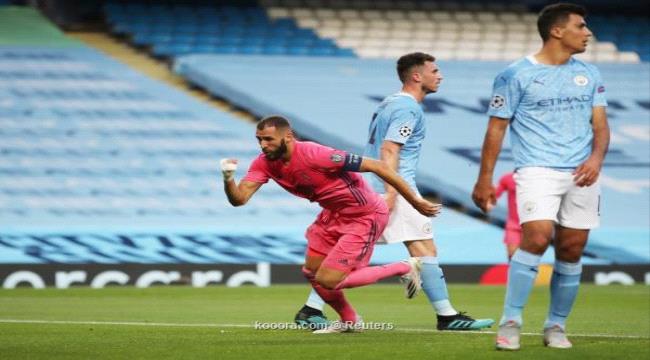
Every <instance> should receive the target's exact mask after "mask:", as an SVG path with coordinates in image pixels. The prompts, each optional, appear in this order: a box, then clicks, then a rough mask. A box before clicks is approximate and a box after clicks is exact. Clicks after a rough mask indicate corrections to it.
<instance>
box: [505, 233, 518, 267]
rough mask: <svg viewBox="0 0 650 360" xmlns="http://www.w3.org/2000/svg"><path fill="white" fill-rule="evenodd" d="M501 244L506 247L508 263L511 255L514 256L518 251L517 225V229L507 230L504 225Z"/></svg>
mask: <svg viewBox="0 0 650 360" xmlns="http://www.w3.org/2000/svg"><path fill="white" fill-rule="evenodd" d="M503 243H504V244H505V245H506V254H507V255H508V261H510V260H511V259H512V255H514V254H515V251H516V250H517V249H519V244H521V227H519V226H518V225H517V228H516V229H515V228H509V227H508V226H507V225H506V229H505V231H504V235H503Z"/></svg>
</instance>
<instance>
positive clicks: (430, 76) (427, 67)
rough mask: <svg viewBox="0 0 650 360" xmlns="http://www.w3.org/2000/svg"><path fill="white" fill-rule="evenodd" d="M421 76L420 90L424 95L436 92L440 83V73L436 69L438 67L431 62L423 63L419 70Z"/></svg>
mask: <svg viewBox="0 0 650 360" xmlns="http://www.w3.org/2000/svg"><path fill="white" fill-rule="evenodd" d="M421 75H422V90H424V92H425V93H426V94H429V93H434V92H436V91H438V87H439V86H440V82H442V73H441V72H440V69H438V65H436V64H435V63H434V62H431V61H427V62H425V63H424V65H422V68H421Z"/></svg>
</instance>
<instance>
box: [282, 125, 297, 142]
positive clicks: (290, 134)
mask: <svg viewBox="0 0 650 360" xmlns="http://www.w3.org/2000/svg"><path fill="white" fill-rule="evenodd" d="M284 139H285V141H292V140H295V136H294V135H293V129H291V128H288V129H287V130H285V133H284Z"/></svg>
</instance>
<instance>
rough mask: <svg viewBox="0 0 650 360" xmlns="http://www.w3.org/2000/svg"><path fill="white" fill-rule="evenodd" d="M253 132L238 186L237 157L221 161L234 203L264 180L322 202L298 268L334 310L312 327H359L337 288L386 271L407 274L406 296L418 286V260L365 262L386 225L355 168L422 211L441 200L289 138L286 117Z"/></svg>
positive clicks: (350, 158)
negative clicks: (334, 316)
mask: <svg viewBox="0 0 650 360" xmlns="http://www.w3.org/2000/svg"><path fill="white" fill-rule="evenodd" d="M256 138H257V140H258V142H259V144H260V147H261V149H262V152H263V153H262V154H260V155H259V156H258V157H257V158H256V159H255V160H253V162H252V164H251V166H250V168H249V170H248V173H247V174H246V176H245V177H244V179H243V180H242V181H241V182H239V184H237V183H236V182H235V180H234V171H235V169H236V163H237V161H236V160H235V159H223V160H222V161H221V167H222V171H223V178H224V190H225V192H226V195H227V197H228V200H229V202H230V203H231V204H232V205H233V206H241V205H244V204H246V203H247V202H248V200H249V199H250V198H251V196H252V195H253V194H254V193H255V192H256V191H257V190H258V189H259V188H260V187H261V186H262V185H263V184H265V183H266V182H268V180H269V179H273V180H274V181H275V182H276V183H278V185H280V186H281V187H283V188H284V189H286V190H287V191H289V192H290V193H292V194H294V195H296V196H299V197H303V198H306V199H309V200H310V201H316V202H318V204H319V205H320V206H321V207H322V208H323V210H322V212H321V213H320V214H319V215H318V218H317V219H316V221H315V222H314V223H313V224H312V225H311V226H310V227H309V228H308V229H307V232H306V237H307V240H308V247H307V254H306V257H305V266H304V267H303V273H304V275H305V277H306V278H307V279H308V280H309V281H310V283H311V285H312V288H313V289H314V290H315V291H316V292H317V293H318V294H319V295H320V296H321V298H322V299H324V300H325V302H327V304H329V305H330V306H332V308H334V310H336V312H337V313H338V314H339V315H340V317H341V321H340V322H334V323H332V324H330V325H329V326H328V327H326V328H324V329H320V330H317V331H316V333H336V332H347V331H354V330H357V329H359V328H358V327H359V326H360V325H361V324H362V321H361V317H360V316H359V315H358V314H357V312H356V311H355V310H354V308H353V307H352V306H351V305H350V303H349V302H348V301H347V300H346V298H345V296H344V294H343V291H342V289H346V288H352V287H358V286H363V285H368V284H372V283H375V282H377V281H379V280H381V279H383V278H386V277H390V276H406V277H407V278H408V281H407V292H408V294H409V297H413V296H415V294H416V293H417V291H418V290H419V286H420V276H419V272H420V266H421V265H420V260H419V259H417V258H411V259H409V260H408V261H403V262H396V263H392V264H387V265H382V266H371V267H368V266H367V265H368V262H369V261H370V257H371V256H372V251H373V248H374V245H375V242H376V240H377V239H378V238H379V236H380V235H381V233H382V231H383V230H384V228H385V227H386V224H387V223H388V208H387V206H386V203H385V202H384V201H383V199H382V198H381V197H380V196H379V195H378V194H376V193H375V192H374V191H372V189H371V188H370V186H369V185H368V184H367V183H366V181H365V180H364V179H363V177H362V176H361V175H360V174H358V172H366V171H369V172H373V173H374V174H376V175H377V176H379V177H381V178H382V179H383V180H384V181H386V182H388V183H390V184H392V185H393V186H394V187H395V188H396V189H397V191H398V192H399V193H400V194H401V195H402V196H404V197H405V198H406V199H407V200H408V202H409V203H410V204H411V205H413V207H415V208H416V209H418V210H417V211H420V212H421V213H422V214H423V216H434V215H436V214H437V213H438V212H439V211H440V205H438V204H433V203H431V202H429V201H427V200H425V199H423V198H421V197H419V196H417V194H416V193H415V192H413V191H412V190H411V188H410V187H409V185H408V184H407V183H406V182H405V181H404V180H403V179H402V178H401V177H400V176H399V175H398V174H397V173H396V172H395V171H393V170H392V169H391V168H390V167H388V166H387V165H386V164H385V163H383V162H381V161H377V160H373V159H368V158H362V157H360V156H358V155H353V154H349V153H346V152H344V151H339V150H335V149H332V148H329V147H326V146H323V145H319V144H316V143H312V142H302V141H297V140H295V138H294V136H293V131H292V130H291V126H290V124H289V122H288V121H287V120H286V119H285V118H283V117H281V116H270V117H267V118H264V119H262V120H261V121H260V122H259V123H258V124H257V131H256Z"/></svg>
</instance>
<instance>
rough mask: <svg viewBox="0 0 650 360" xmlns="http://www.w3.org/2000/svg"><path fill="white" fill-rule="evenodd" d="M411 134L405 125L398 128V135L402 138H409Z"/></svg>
mask: <svg viewBox="0 0 650 360" xmlns="http://www.w3.org/2000/svg"><path fill="white" fill-rule="evenodd" d="M411 133H413V130H411V128H410V127H408V126H406V125H404V126H402V127H401V128H399V135H400V136H401V137H403V138H407V137H409V136H411Z"/></svg>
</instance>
